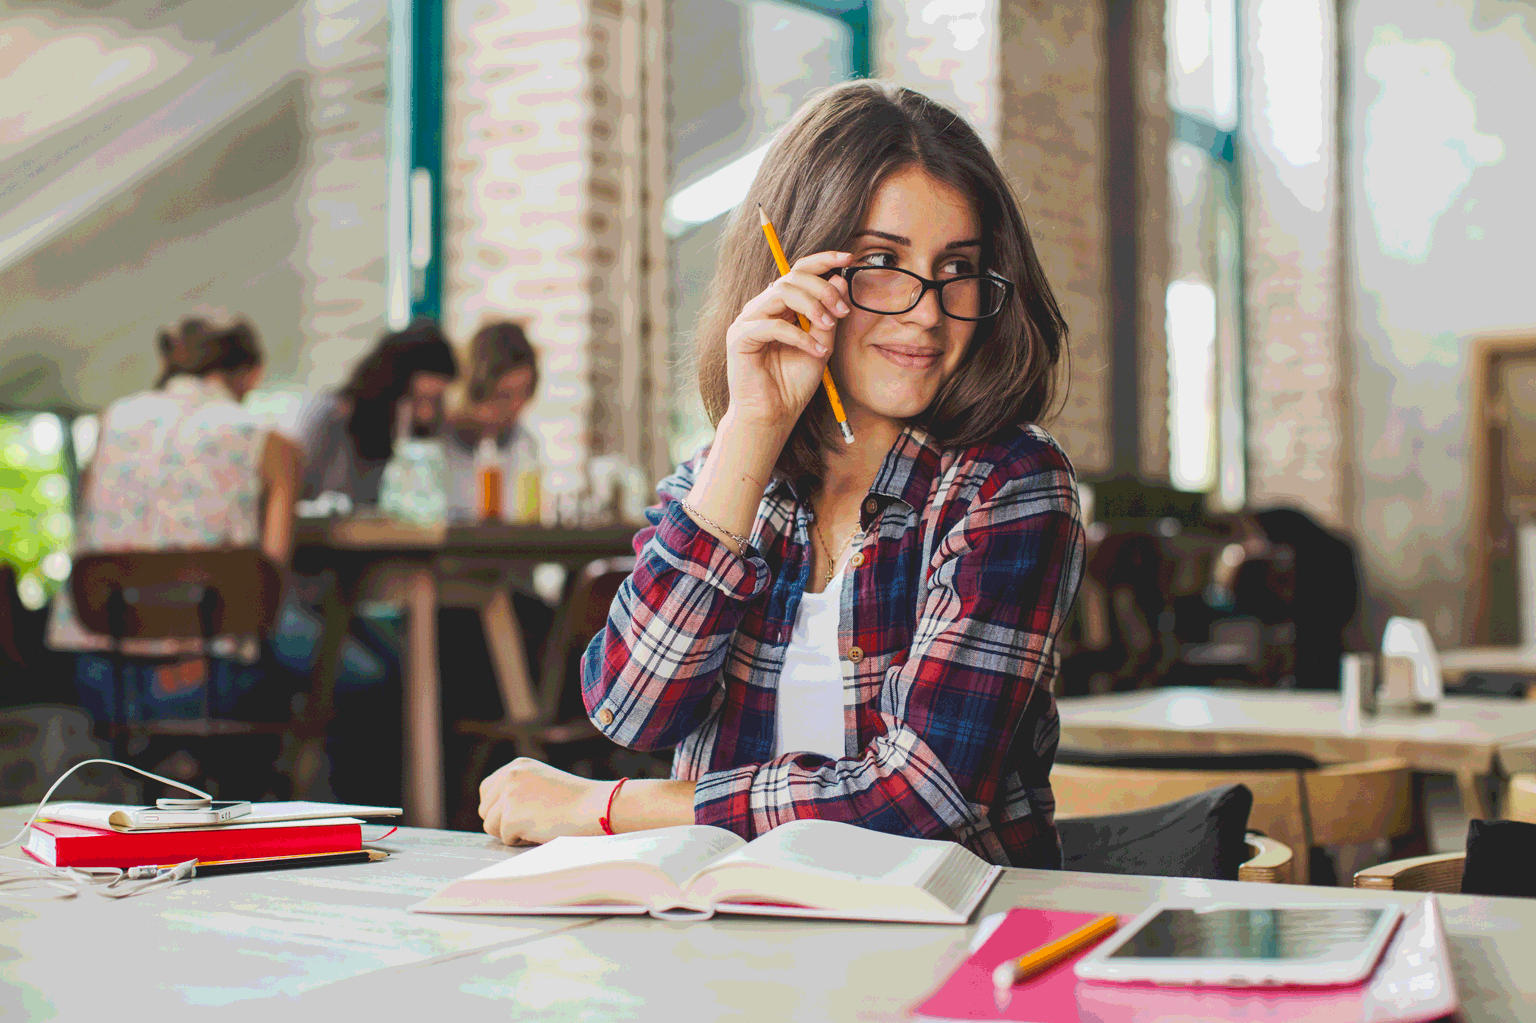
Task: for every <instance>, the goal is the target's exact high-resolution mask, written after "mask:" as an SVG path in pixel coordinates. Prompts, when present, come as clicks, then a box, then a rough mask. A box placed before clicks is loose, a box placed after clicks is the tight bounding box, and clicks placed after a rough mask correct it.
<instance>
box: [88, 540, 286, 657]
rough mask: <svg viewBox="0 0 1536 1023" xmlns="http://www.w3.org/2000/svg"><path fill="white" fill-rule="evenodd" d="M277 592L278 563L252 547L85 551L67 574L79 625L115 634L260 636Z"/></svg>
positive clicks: (275, 604) (279, 587)
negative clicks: (107, 552) (234, 548)
mask: <svg viewBox="0 0 1536 1023" xmlns="http://www.w3.org/2000/svg"><path fill="white" fill-rule="evenodd" d="M281 591H282V576H281V574H280V573H279V572H278V569H277V566H276V565H275V564H273V563H272V561H271V559H270V558H268V557H267V556H266V555H265V554H263V553H262V552H261V551H259V550H255V549H239V550H202V551H120V552H117V553H113V554H88V555H85V556H83V557H81V558H80V559H79V560H78V561H76V562H75V565H74V569H73V571H72V572H71V576H70V592H71V594H72V595H73V596H74V600H75V611H76V614H78V615H79V617H80V621H81V623H82V624H84V625H85V627H86V628H87V629H90V630H91V631H92V632H99V633H102V634H103V635H107V636H114V637H117V638H121V639H190V638H196V637H200V636H218V635H237V636H256V637H258V638H261V639H265V638H266V636H267V634H268V633H270V632H271V631H272V623H273V621H274V620H275V619H276V617H277V607H278V600H279V598H280V596H281Z"/></svg>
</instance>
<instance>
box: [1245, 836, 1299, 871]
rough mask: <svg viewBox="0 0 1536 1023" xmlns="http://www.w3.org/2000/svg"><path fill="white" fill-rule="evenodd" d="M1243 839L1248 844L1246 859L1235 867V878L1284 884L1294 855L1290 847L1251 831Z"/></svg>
mask: <svg viewBox="0 0 1536 1023" xmlns="http://www.w3.org/2000/svg"><path fill="white" fill-rule="evenodd" d="M1243 840H1244V841H1245V842H1246V843H1247V844H1248V859H1247V860H1245V861H1244V863H1243V865H1242V866H1241V867H1238V868H1237V879H1238V880H1239V881H1252V882H1255V883H1257V884H1284V883H1285V881H1286V877H1287V875H1288V874H1290V872H1291V860H1292V859H1293V858H1294V855H1295V854H1294V853H1292V851H1291V847H1290V846H1288V845H1286V844H1285V843H1284V842H1280V841H1277V840H1275V839H1273V838H1270V837H1269V836H1267V835H1260V834H1257V833H1255V832H1252V831H1250V832H1248V834H1247V835H1245V836H1244V839H1243Z"/></svg>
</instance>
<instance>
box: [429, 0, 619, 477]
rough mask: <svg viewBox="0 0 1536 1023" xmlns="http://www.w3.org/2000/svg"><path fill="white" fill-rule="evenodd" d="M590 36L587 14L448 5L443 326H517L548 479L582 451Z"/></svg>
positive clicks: (474, 1)
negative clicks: (537, 368)
mask: <svg viewBox="0 0 1536 1023" xmlns="http://www.w3.org/2000/svg"><path fill="white" fill-rule="evenodd" d="M586 31H587V11H586V9H585V5H584V4H541V3H537V2H536V0H457V2H453V3H450V4H449V5H448V33H447V34H448V81H447V86H446V89H445V91H446V94H447V99H446V102H447V105H448V113H447V116H446V117H445V118H444V128H445V131H444V148H445V150H446V151H445V153H444V172H445V175H446V177H447V193H446V203H445V206H446V209H445V213H444V231H445V237H444V275H443V279H444V291H445V295H444V303H443V312H444V321H445V326H446V328H447V330H448V333H449V335H450V336H451V337H453V338H454V339H455V340H460V341H465V340H467V339H468V338H469V337H470V336H471V335H472V334H473V333H474V331H475V330H476V328H477V327H478V326H479V325H480V324H481V323H482V322H485V321H489V320H497V319H513V320H517V321H518V322H520V323H523V324H524V325H525V326H526V328H527V330H528V334H529V337H530V338H531V339H532V341H533V343H534V345H535V347H536V348H537V349H538V351H539V353H540V357H541V363H542V365H541V377H542V379H541V381H540V384H539V394H538V397H537V399H536V400H535V401H534V403H533V404H532V405H531V406H530V407H529V409H528V412H527V423H528V425H529V427H530V428H531V429H532V430H533V431H534V432H535V433H537V434H538V435H539V438H540V440H541V442H542V444H543V447H544V456H545V459H546V460H547V461H548V463H549V464H550V466H551V467H552V468H555V469H573V468H576V467H579V466H580V465H582V464H583V463H584V462H585V460H586V457H587V454H588V452H589V449H590V447H591V436H590V430H589V429H588V427H587V424H588V422H589V414H590V405H591V383H590V380H589V371H590V357H589V353H588V350H587V322H588V316H589V315H590V302H589V299H588V295H587V289H586V284H587V275H586V272H585V265H584V262H585V259H586V256H587V252H586V243H587V231H586V226H585V223H584V217H585V214H586V207H587V196H586V179H587V168H588V161H589V159H590V143H589V138H590V136H589V130H588V129H589V123H588V122H589V116H590V115H589V107H588V103H587V101H586V97H585V95H584V94H585V92H586V88H587V82H588V74H587V68H586V66H585V59H586V56H587V54H586V47H587V36H586Z"/></svg>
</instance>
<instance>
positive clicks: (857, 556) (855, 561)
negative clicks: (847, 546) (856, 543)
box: [848, 551, 864, 568]
mask: <svg viewBox="0 0 1536 1023" xmlns="http://www.w3.org/2000/svg"><path fill="white" fill-rule="evenodd" d="M848 564H850V565H852V566H853V567H854V568H858V567H859V566H860V565H862V564H864V552H863V551H855V552H854V554H853V557H851V558H849V559H848Z"/></svg>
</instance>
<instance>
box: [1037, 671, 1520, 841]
mask: <svg viewBox="0 0 1536 1023" xmlns="http://www.w3.org/2000/svg"><path fill="white" fill-rule="evenodd" d="M1058 705H1059V708H1060V713H1061V744H1062V745H1063V746H1070V747H1075V748H1079V749H1089V750H1121V751H1125V750H1145V751H1183V752H1191V753H1193V752H1255V751H1261V750H1285V751H1291V752H1296V753H1305V754H1307V755H1309V756H1312V757H1315V758H1316V759H1318V760H1320V761H1326V762H1335V763H1341V762H1346V761H1359V760H1374V759H1377V758H1381V757H1401V758H1402V759H1403V760H1406V761H1407V762H1408V764H1409V766H1410V767H1412V768H1413V769H1414V770H1416V771H1423V772H1426V773H1447V774H1454V775H1455V776H1456V779H1457V783H1458V784H1459V786H1460V787H1461V792H1462V798H1463V799H1464V800H1466V801H1467V805H1468V808H1469V812H1472V813H1473V815H1474V816H1484V817H1487V816H1491V815H1492V812H1493V811H1492V807H1491V805H1490V801H1489V796H1488V793H1487V791H1486V788H1487V787H1486V785H1485V784H1484V783H1483V780H1484V779H1486V778H1487V777H1489V776H1493V777H1498V775H1499V773H1500V771H1501V770H1504V769H1505V768H1504V766H1503V764H1502V762H1501V759H1500V750H1501V749H1503V748H1505V747H1507V746H1511V745H1513V744H1515V743H1518V742H1521V741H1524V740H1536V702H1533V701H1529V700H1524V701H1522V700H1510V699H1501V698H1496V697H1479V696H1448V697H1446V698H1445V699H1444V700H1443V701H1442V702H1441V704H1440V706H1439V707H1438V708H1437V709H1436V711H1435V712H1434V713H1433V714H1428V715H1410V714H1407V713H1400V712H1393V713H1383V714H1381V715H1377V716H1375V717H1364V718H1362V719H1361V720H1360V721H1359V723H1358V725H1355V726H1353V727H1351V726H1349V725H1348V723H1347V722H1346V721H1345V719H1344V715H1343V713H1342V710H1341V708H1340V701H1339V696H1338V694H1337V693H1327V692H1306V691H1275V690H1242V689H1198V688H1171V689H1147V690H1142V691H1139V692H1134V693H1114V694H1111V695H1108V696H1085V697H1075V698H1069V699H1063V700H1061V701H1059V704H1058Z"/></svg>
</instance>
